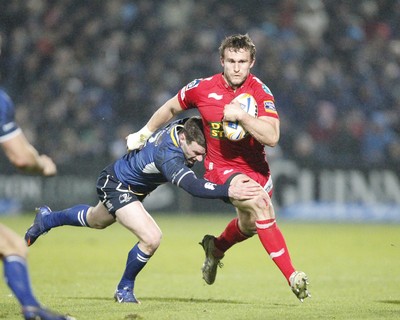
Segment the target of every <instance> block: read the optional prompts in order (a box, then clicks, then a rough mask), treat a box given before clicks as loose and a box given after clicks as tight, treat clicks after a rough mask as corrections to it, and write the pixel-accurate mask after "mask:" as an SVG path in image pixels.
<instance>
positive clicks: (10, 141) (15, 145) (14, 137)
mask: <svg viewBox="0 0 400 320" xmlns="http://www.w3.org/2000/svg"><path fill="white" fill-rule="evenodd" d="M0 53H1V37H0ZM0 146H1V149H2V150H3V151H4V153H5V155H6V156H7V158H8V159H9V160H10V162H11V163H12V164H13V165H14V166H15V167H16V168H17V169H19V170H20V171H21V172H23V173H30V174H40V175H43V176H53V175H55V174H56V173H57V167H56V165H55V164H54V162H53V160H52V159H51V158H50V157H48V156H46V155H39V153H38V152H37V150H36V149H35V148H34V147H33V146H32V144H31V143H30V142H29V141H28V140H27V138H26V137H25V135H24V133H23V131H22V130H21V128H20V127H19V126H18V125H17V123H16V122H15V109H14V104H13V102H12V100H11V99H10V97H9V96H8V95H7V94H6V92H5V91H4V90H2V89H0ZM27 255H28V248H27V246H26V244H25V242H24V240H23V239H22V237H21V236H19V235H18V234H17V233H16V232H14V231H13V230H11V229H10V228H8V227H6V226H5V225H3V224H0V259H1V260H2V261H3V264H4V278H5V280H6V282H7V284H8V286H9V287H10V289H11V291H12V292H13V293H14V295H15V297H16V298H17V300H18V301H19V303H20V305H21V307H22V313H23V316H24V318H25V319H26V320H30V319H36V320H37V319H39V320H63V319H64V320H66V319H73V318H71V317H68V316H63V315H60V314H56V313H54V312H52V311H50V310H47V309H45V308H43V307H42V306H41V305H40V303H39V301H38V300H37V299H36V297H35V296H34V294H33V291H32V288H31V282H30V279H29V272H28V266H27V262H26V258H27Z"/></svg>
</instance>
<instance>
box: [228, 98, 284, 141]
mask: <svg viewBox="0 0 400 320" xmlns="http://www.w3.org/2000/svg"><path fill="white" fill-rule="evenodd" d="M224 120H226V121H239V122H240V124H241V125H242V126H243V128H244V129H246V130H247V132H249V133H250V134H251V135H252V136H253V137H254V138H255V139H256V140H257V141H258V142H260V143H261V144H263V145H266V146H270V147H274V146H276V145H277V143H278V141H279V137H280V129H279V125H280V122H279V119H278V118H274V117H268V116H262V117H258V118H254V117H252V116H251V115H249V114H248V113H247V112H246V111H244V110H242V108H240V104H239V102H237V101H232V102H231V103H229V104H227V105H225V108H224Z"/></svg>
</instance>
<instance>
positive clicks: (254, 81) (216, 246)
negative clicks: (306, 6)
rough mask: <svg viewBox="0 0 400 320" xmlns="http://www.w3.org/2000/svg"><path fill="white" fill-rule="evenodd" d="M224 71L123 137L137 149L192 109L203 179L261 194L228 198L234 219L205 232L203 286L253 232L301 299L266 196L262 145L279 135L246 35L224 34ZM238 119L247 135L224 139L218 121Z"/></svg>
mask: <svg viewBox="0 0 400 320" xmlns="http://www.w3.org/2000/svg"><path fill="white" fill-rule="evenodd" d="M219 53H220V62H221V65H222V67H223V72H222V73H218V74H215V75H213V76H211V77H208V78H202V79H196V80H194V81H192V82H190V83H189V84H188V85H186V86H185V87H183V88H182V89H181V90H180V91H179V92H178V93H177V95H175V96H174V97H172V98H171V99H170V100H168V101H167V102H166V103H165V104H163V105H162V106H161V107H160V108H159V109H158V110H157V111H156V112H155V113H154V114H153V116H152V117H151V118H150V120H149V121H148V123H147V124H146V125H145V126H144V127H143V128H142V129H141V130H140V131H138V132H136V133H133V134H131V135H129V136H128V137H127V148H128V150H133V149H136V148H140V147H141V145H142V144H143V143H144V141H145V140H146V139H147V138H148V137H149V136H150V135H151V133H152V132H154V131H155V130H156V129H158V128H160V127H161V126H162V125H163V124H165V123H166V122H168V121H170V120H171V119H172V118H173V117H174V116H175V115H177V114H178V113H180V112H182V111H185V110H188V109H192V108H197V109H198V111H199V113H200V115H201V117H202V119H203V125H204V130H205V137H206V143H207V155H206V158H205V161H204V165H205V169H206V172H205V175H204V177H205V178H206V179H208V180H209V181H211V182H213V183H219V184H220V183H225V182H226V181H227V180H228V179H232V183H235V182H236V181H237V179H239V178H243V175H246V176H248V177H250V178H251V179H253V180H255V181H256V182H258V183H259V184H260V186H261V187H262V189H261V188H260V194H259V196H258V197H255V198H254V199H251V200H245V201H236V200H234V201H232V204H233V205H234V206H235V207H236V212H237V218H235V219H233V220H232V221H231V222H230V223H229V224H228V225H227V227H226V228H225V230H224V231H223V232H222V233H221V235H220V236H219V237H214V236H212V235H206V236H204V238H203V240H202V241H201V243H200V244H201V245H202V246H203V248H204V250H205V255H206V259H205V261H204V264H203V267H202V273H203V278H204V280H205V281H206V283H208V284H212V283H214V281H215V277H216V272H217V266H218V265H220V260H221V259H222V258H223V257H224V254H225V252H226V251H227V250H228V249H229V248H230V247H232V246H233V245H234V244H236V243H238V242H241V241H244V240H246V239H248V238H250V237H251V236H253V235H254V234H256V233H257V234H258V237H259V239H260V241H261V243H262V245H263V246H264V248H265V250H266V251H267V253H268V254H269V256H270V257H271V258H272V260H273V261H274V262H275V264H276V265H277V266H278V268H279V269H280V270H281V272H282V273H283V275H284V276H285V278H286V279H287V282H288V283H289V285H290V287H291V289H292V291H293V292H294V294H295V295H296V296H297V298H298V299H299V300H300V301H303V299H305V298H307V297H309V296H310V294H309V292H308V278H307V276H306V274H305V273H304V272H302V271H296V269H295V268H294V266H293V264H292V262H291V258H290V255H289V251H288V249H287V246H286V242H285V239H284V237H283V235H282V233H281V231H280V229H279V228H278V226H277V223H276V216H275V211H274V207H273V205H272V201H271V196H272V189H273V183H272V179H271V174H270V168H269V165H268V162H267V160H266V155H265V151H264V146H270V147H274V146H275V145H276V144H277V143H278V141H279V137H280V128H279V126H280V122H279V116H278V113H277V111H276V108H275V100H274V96H273V95H272V93H271V91H270V89H269V88H268V87H267V86H266V85H265V84H264V83H263V82H262V81H261V80H260V79H258V78H257V77H255V76H254V75H253V74H251V73H250V71H251V68H252V67H253V65H254V63H255V56H256V48H255V45H254V44H253V42H252V40H251V38H250V37H249V36H248V35H247V34H246V35H240V34H239V35H233V36H229V37H227V38H225V39H224V40H223V41H222V43H221V46H220V47H219ZM242 93H248V94H251V95H253V96H254V98H255V99H256V101H257V106H258V117H257V118H254V117H252V116H250V115H249V114H247V113H246V112H245V111H243V110H242V109H241V108H240V105H239V103H238V102H235V103H231V102H232V100H233V99H234V98H235V97H237V96H238V95H240V94H242ZM223 120H226V121H239V123H240V124H241V125H242V126H243V127H244V128H245V129H246V130H247V131H248V132H249V133H250V134H249V135H248V136H247V137H246V138H244V139H243V140H240V141H230V140H228V139H226V138H225V136H224V132H223V128H222V121H223Z"/></svg>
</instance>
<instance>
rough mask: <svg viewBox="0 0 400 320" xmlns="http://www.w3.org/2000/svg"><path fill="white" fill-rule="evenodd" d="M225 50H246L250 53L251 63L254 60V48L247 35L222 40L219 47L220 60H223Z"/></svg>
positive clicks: (237, 35)
mask: <svg viewBox="0 0 400 320" xmlns="http://www.w3.org/2000/svg"><path fill="white" fill-rule="evenodd" d="M227 48H232V49H233V51H235V52H236V51H238V50H240V49H245V50H248V51H249V52H250V58H251V61H253V60H254V59H255V58H256V46H255V45H254V43H253V40H251V38H250V36H249V35H248V34H247V33H246V34H236V35H232V36H229V37H226V38H225V39H224V40H222V42H221V45H220V47H219V55H220V57H221V58H222V59H223V58H224V54H225V49H227Z"/></svg>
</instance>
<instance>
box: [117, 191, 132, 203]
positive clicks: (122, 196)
mask: <svg viewBox="0 0 400 320" xmlns="http://www.w3.org/2000/svg"><path fill="white" fill-rule="evenodd" d="M131 199H132V196H131V195H130V194H129V193H123V194H120V195H119V198H118V200H119V203H128V202H129V201H131Z"/></svg>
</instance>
